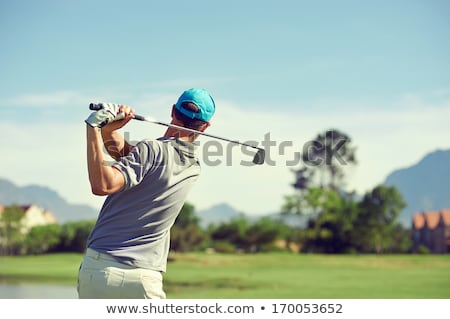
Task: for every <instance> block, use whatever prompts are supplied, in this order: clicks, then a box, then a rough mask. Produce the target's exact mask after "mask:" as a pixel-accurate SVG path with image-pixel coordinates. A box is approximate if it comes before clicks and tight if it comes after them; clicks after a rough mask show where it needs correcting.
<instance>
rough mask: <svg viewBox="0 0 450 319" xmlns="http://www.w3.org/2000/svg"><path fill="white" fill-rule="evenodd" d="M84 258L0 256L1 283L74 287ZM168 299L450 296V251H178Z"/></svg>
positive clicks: (168, 277)
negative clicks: (66, 285) (397, 253)
mask: <svg viewBox="0 0 450 319" xmlns="http://www.w3.org/2000/svg"><path fill="white" fill-rule="evenodd" d="M81 259H82V256H81V255H77V254H55V255H43V256H24V257H0V282H1V281H3V282H14V281H25V282H27V281H33V282H43V283H59V284H68V285H74V286H75V285H76V276H77V271H78V267H79V264H80V262H81ZM171 259H172V260H173V261H172V262H170V263H169V265H168V271H167V273H166V274H165V276H164V284H165V290H166V292H167V297H168V298H195V299H209V298H213V299H220V298H233V299H239V298H250V299H255V298H268V299H272V298H282V299H297V298H311V299H326V298H333V299H334V298H343V299H348V298H357V299H359V298H370V299H378V298H383V299H392V298H396V299H398V298H419V299H425V298H433V299H439V298H445V299H447V298H450V255H429V256H422V255H360V256H356V255H355V256H353V255H302V254H284V253H270V254H255V255H245V254H242V255H232V254H230V255H221V254H212V255H207V254H202V253H189V254H172V255H171Z"/></svg>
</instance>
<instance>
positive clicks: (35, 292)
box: [0, 283, 78, 299]
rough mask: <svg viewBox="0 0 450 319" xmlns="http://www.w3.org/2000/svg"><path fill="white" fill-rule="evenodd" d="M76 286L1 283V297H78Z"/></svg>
mask: <svg viewBox="0 0 450 319" xmlns="http://www.w3.org/2000/svg"><path fill="white" fill-rule="evenodd" d="M77 298H78V294H77V288H76V287H74V286H64V285H53V284H30V283H0V299H77Z"/></svg>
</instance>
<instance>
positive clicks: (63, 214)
mask: <svg viewBox="0 0 450 319" xmlns="http://www.w3.org/2000/svg"><path fill="white" fill-rule="evenodd" d="M29 204H36V205H37V206H40V207H41V208H44V209H46V210H49V211H51V212H52V213H53V215H54V216H55V218H56V220H57V221H58V222H59V223H66V222H69V221H77V220H85V219H95V218H97V214H98V211H97V210H96V209H94V208H93V207H91V206H89V205H79V204H71V203H69V202H67V201H66V200H65V199H64V198H62V197H61V196H60V195H59V194H58V193H57V192H56V191H54V190H52V189H50V188H48V187H45V186H38V185H29V186H24V187H19V186H16V185H15V184H13V183H12V182H10V181H8V180H6V179H2V178H0V205H3V206H8V205H29Z"/></svg>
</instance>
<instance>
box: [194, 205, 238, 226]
mask: <svg viewBox="0 0 450 319" xmlns="http://www.w3.org/2000/svg"><path fill="white" fill-rule="evenodd" d="M196 215H197V216H198V217H199V218H200V225H201V226H202V227H207V226H208V225H210V224H214V225H219V224H220V223H223V222H228V221H230V220H231V219H233V218H237V217H241V216H245V215H244V214H243V213H241V212H239V211H238V210H236V209H235V208H234V207H232V206H231V205H229V204H226V203H222V204H217V205H214V206H212V207H210V208H207V209H203V210H199V211H197V212H196ZM245 217H246V216H245Z"/></svg>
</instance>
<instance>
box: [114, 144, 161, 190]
mask: <svg viewBox="0 0 450 319" xmlns="http://www.w3.org/2000/svg"><path fill="white" fill-rule="evenodd" d="M160 153H161V148H160V146H159V144H158V143H157V142H152V141H142V142H139V143H138V144H137V145H136V146H134V147H133V149H132V150H131V151H130V153H128V155H127V156H124V157H122V158H121V159H120V161H118V162H116V163H114V164H113V167H115V168H116V169H118V170H119V171H121V172H122V174H123V175H124V178H125V189H130V188H132V187H134V186H136V185H138V184H139V183H140V182H141V181H142V180H143V179H144V177H145V176H146V175H147V174H151V172H152V171H153V170H154V168H155V167H156V162H157V158H159V156H160Z"/></svg>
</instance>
